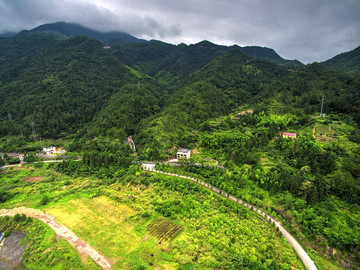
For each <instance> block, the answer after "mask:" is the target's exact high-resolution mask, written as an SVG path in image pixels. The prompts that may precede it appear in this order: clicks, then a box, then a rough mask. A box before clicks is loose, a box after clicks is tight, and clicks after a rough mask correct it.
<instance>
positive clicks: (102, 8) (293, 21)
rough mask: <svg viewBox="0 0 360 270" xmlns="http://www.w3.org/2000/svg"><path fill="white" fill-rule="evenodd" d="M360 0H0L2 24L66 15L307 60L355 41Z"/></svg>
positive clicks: (359, 39) (17, 25)
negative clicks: (254, 47)
mask: <svg viewBox="0 0 360 270" xmlns="http://www.w3.org/2000/svg"><path fill="white" fill-rule="evenodd" d="M358 14H360V1H359V0H341V1H338V0H301V1H290V0H272V1H268V0H254V1H248V0H222V1H217V0H183V1H178V0H176V1H175V0H157V1H149V0H137V1H128V0H92V1H89V0H62V1H56V0H3V1H0V32H4V31H6V30H21V29H24V28H26V29H30V28H32V27H35V26H37V25H39V24H42V23H48V22H54V21H69V22H75V23H80V24H82V25H84V26H87V27H91V28H93V29H96V30H101V31H110V30H119V31H125V32H128V33H130V34H133V35H135V36H137V37H140V38H146V39H153V38H154V39H162V40H164V41H166V42H171V43H181V42H185V43H195V42H198V41H201V40H204V39H207V40H210V41H212V42H216V43H219V44H227V45H230V44H239V45H241V46H246V45H260V46H266V47H271V48H273V49H275V50H276V51H277V52H278V53H279V54H280V55H281V56H283V57H286V58H289V59H295V58H297V59H299V60H301V61H303V62H305V63H307V62H313V61H322V60H326V59H328V58H330V57H332V56H334V55H336V54H338V53H340V52H343V51H347V50H351V49H354V48H355V47H357V46H359V45H360V18H359V16H358Z"/></svg>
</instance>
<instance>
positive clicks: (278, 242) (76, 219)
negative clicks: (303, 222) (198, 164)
mask: <svg viewBox="0 0 360 270" xmlns="http://www.w3.org/2000/svg"><path fill="white" fill-rule="evenodd" d="M40 174H43V175H44V174H45V175H47V176H46V177H44V178H43V179H42V180H41V181H34V182H25V181H24V177H35V176H38V175H40ZM60 177H61V178H60ZM56 179H57V180H56ZM60 179H61V180H60ZM65 179H66V181H70V182H71V183H70V184H69V185H67V186H66V188H63V187H64V182H63V181H65ZM0 183H1V185H2V188H4V187H6V191H7V192H8V193H11V194H14V196H13V197H11V198H9V199H7V201H6V202H5V203H3V204H2V205H1V206H2V207H11V206H27V207H32V206H35V204H36V203H37V202H38V201H40V200H41V198H43V196H47V197H49V198H51V200H50V202H49V203H48V204H46V205H45V206H43V208H42V209H43V211H45V212H47V213H49V214H51V215H54V216H55V217H56V220H57V221H58V222H60V223H62V224H64V225H65V226H67V227H69V228H70V229H72V230H73V231H74V232H75V233H76V234H77V235H78V236H79V237H81V238H82V239H84V240H85V241H87V242H88V243H89V244H90V245H92V246H93V247H95V248H96V249H97V250H99V251H100V252H101V253H103V254H104V255H106V256H108V257H110V258H111V259H112V260H113V261H114V262H115V264H114V268H115V269H134V267H135V269H136V267H139V266H144V267H146V266H147V265H148V264H149V263H150V262H152V263H154V264H155V265H158V266H161V267H163V269H168V268H171V267H175V269H176V267H178V266H181V265H187V264H193V265H194V266H195V267H196V268H199V269H213V268H214V267H224V266H226V268H227V269H238V267H239V266H244V267H245V266H247V267H250V268H252V267H261V266H263V267H265V266H266V267H271V268H272V269H280V267H282V268H285V267H286V265H288V266H292V267H294V268H295V269H301V268H302V265H301V262H299V260H298V259H297V257H296V254H295V253H294V251H293V250H292V248H291V247H290V245H289V244H288V243H287V241H286V240H285V238H283V237H282V236H281V235H280V234H279V233H278V232H277V231H276V230H275V229H273V228H272V227H271V226H269V225H268V224H267V223H266V222H265V221H263V220H261V219H259V218H258V217H257V216H256V215H255V214H252V213H251V212H250V211H249V210H248V209H246V208H244V207H241V206H239V205H236V204H235V203H232V202H230V201H228V200H225V199H222V198H221V197H218V196H215V195H214V194H212V193H211V192H209V191H207V190H205V189H203V188H201V187H199V186H197V185H196V184H195V183H192V182H190V181H187V180H184V179H178V178H174V177H167V176H159V175H154V176H151V175H143V176H135V175H132V174H130V175H126V176H124V177H122V178H121V179H119V180H118V181H117V182H116V183H114V184H112V185H104V184H103V183H102V181H99V180H96V179H94V180H92V179H89V178H70V177H67V176H64V175H59V174H58V173H57V172H55V171H53V170H49V169H41V168H37V169H34V168H32V167H29V168H27V169H12V170H10V171H6V172H5V173H3V174H1V182H0ZM30 190H41V191H42V193H43V194H44V195H43V194H40V193H39V192H38V193H35V192H30ZM23 194H28V195H27V196H24V195H23ZM182 228H183V229H182ZM174 229H175V230H176V231H174ZM181 229H182V231H181V232H180V234H178V232H179V230H181ZM164 230H167V231H166V232H165V231H164ZM155 231H156V232H155ZM160 239H161V244H159V243H158V240H160ZM109 243H112V244H111V245H109ZM32 254H33V253H31V252H30V251H29V256H31V255H32ZM151 254H153V256H151ZM54 256H55V255H54ZM140 258H142V259H140ZM26 265H27V264H26ZM29 268H30V269H34V267H33V266H31V264H29ZM35 269H36V267H35ZM75 269H77V268H76V267H75Z"/></svg>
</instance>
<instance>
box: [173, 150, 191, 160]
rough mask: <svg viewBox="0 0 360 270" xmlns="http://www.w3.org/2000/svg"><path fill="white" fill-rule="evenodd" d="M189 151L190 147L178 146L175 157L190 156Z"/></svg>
mask: <svg viewBox="0 0 360 270" xmlns="http://www.w3.org/2000/svg"><path fill="white" fill-rule="evenodd" d="M190 153H191V150H190V149H186V148H180V149H179V150H178V151H177V155H176V156H177V158H190Z"/></svg>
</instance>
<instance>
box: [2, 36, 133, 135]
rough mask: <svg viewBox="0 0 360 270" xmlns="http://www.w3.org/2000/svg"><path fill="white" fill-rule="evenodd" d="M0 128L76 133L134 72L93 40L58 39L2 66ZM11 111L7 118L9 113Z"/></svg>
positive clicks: (7, 131)
mask: <svg viewBox="0 0 360 270" xmlns="http://www.w3.org/2000/svg"><path fill="white" fill-rule="evenodd" d="M0 81H1V86H0V94H1V96H2V99H1V101H0V115H2V119H1V124H0V134H2V135H6V134H12V135H18V134H21V133H22V134H30V133H31V122H34V123H35V129H36V131H37V133H38V134H39V135H41V136H44V137H55V138H56V137H58V136H60V134H62V133H64V134H69V133H75V132H76V131H77V130H78V129H79V128H81V127H83V126H84V125H85V124H86V123H88V122H89V121H91V120H92V118H93V116H94V115H95V113H96V112H97V111H99V110H100V109H101V107H102V105H103V104H104V103H105V102H106V101H107V100H108V99H109V98H110V96H111V95H112V94H114V93H116V92H117V91H118V90H119V89H120V87H122V86H123V85H125V84H128V83H131V82H135V81H136V77H135V76H134V75H132V73H131V72H130V70H129V69H128V68H127V67H126V66H124V65H123V64H122V63H120V62H119V61H118V60H117V59H116V58H114V57H113V56H112V55H111V54H109V53H108V52H107V51H106V50H104V49H103V47H102V45H101V44H100V43H99V42H98V41H95V40H89V39H88V38H85V37H75V38H72V39H68V40H64V41H59V42H57V43H55V44H53V45H52V46H49V47H47V48H44V49H42V50H39V51H37V52H35V53H31V52H29V53H28V55H27V56H25V57H23V58H21V59H19V60H16V61H14V62H13V63H12V64H11V65H10V67H8V68H7V67H6V66H5V67H4V68H2V69H1V70H0ZM9 114H10V115H11V120H10V119H9V118H8V115H9Z"/></svg>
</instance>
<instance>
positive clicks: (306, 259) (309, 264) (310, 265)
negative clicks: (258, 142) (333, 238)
mask: <svg viewBox="0 0 360 270" xmlns="http://www.w3.org/2000/svg"><path fill="white" fill-rule="evenodd" d="M143 169H144V170H146V171H150V172H155V173H160V174H166V175H170V176H176V177H180V178H185V179H189V180H191V181H194V182H195V183H198V184H200V185H201V186H203V187H205V188H208V189H210V190H212V191H214V192H216V193H218V194H220V195H224V196H225V197H227V198H228V199H230V200H232V201H234V202H235V203H238V204H241V205H244V206H245V207H247V208H249V209H250V210H251V211H253V212H255V213H256V214H258V215H260V216H261V217H263V218H265V219H266V220H268V221H269V222H270V223H273V224H275V227H276V228H279V231H280V232H281V233H282V234H283V235H284V236H285V238H286V239H287V240H288V242H289V244H290V245H291V246H292V247H293V249H294V250H295V252H296V254H297V255H298V256H299V257H300V259H301V261H302V262H303V264H304V265H305V268H306V269H307V270H317V267H316V265H315V263H314V262H313V260H312V259H311V258H310V256H309V255H308V254H307V253H306V251H305V250H304V249H303V247H302V246H301V245H300V244H299V242H298V241H297V240H296V239H295V237H294V236H292V235H291V234H290V233H289V232H288V231H287V230H286V229H285V228H284V226H283V225H281V223H280V222H279V221H277V220H276V219H274V218H273V217H271V216H270V215H268V214H266V213H265V212H264V211H262V210H261V209H258V208H256V207H255V206H253V205H251V204H249V203H247V202H244V201H243V200H241V199H238V198H236V197H234V196H231V195H230V194H227V193H221V190H219V189H217V188H215V187H213V186H211V185H209V184H208V183H205V182H202V181H200V180H198V179H196V178H193V177H188V176H184V175H178V174H174V173H167V172H163V171H157V170H151V169H150V170H149V169H148V168H146V167H145V166H143Z"/></svg>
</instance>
